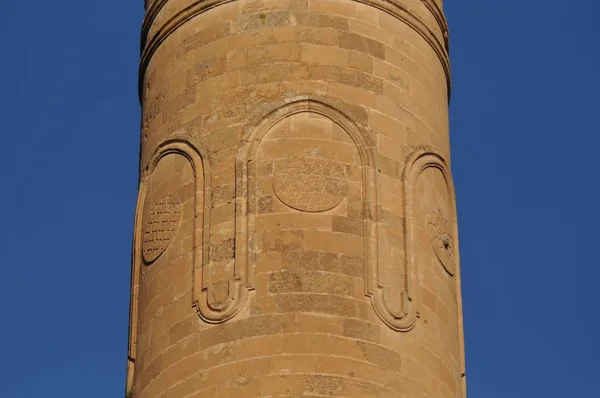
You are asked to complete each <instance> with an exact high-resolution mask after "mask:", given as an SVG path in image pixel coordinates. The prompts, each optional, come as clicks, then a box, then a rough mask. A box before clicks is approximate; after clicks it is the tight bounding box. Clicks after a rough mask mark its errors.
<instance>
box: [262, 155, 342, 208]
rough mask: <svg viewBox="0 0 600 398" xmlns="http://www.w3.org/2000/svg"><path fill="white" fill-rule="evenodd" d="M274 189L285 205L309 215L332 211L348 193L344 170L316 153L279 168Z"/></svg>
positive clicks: (288, 162) (297, 158)
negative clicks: (309, 213) (310, 213)
mask: <svg viewBox="0 0 600 398" xmlns="http://www.w3.org/2000/svg"><path fill="white" fill-rule="evenodd" d="M273 186H274V189H275V193H276V195H277V197H278V198H279V200H281V201H282V202H283V203H284V204H286V205H288V206H289V207H291V208H293V209H296V210H301V211H307V212H321V211H327V210H331V209H333V208H334V207H336V206H337V205H339V204H340V203H341V202H342V200H343V199H344V197H345V196H346V195H347V193H348V186H347V184H346V176H345V174H344V168H343V166H342V165H341V164H336V163H334V162H331V161H329V160H327V159H326V158H323V157H321V156H319V155H318V154H317V153H316V152H315V151H309V152H307V153H305V154H303V155H301V156H294V157H292V158H290V159H288V160H286V161H284V162H282V164H281V165H279V166H276V173H275V179H274V183H273Z"/></svg>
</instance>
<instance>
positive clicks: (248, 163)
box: [236, 99, 378, 269]
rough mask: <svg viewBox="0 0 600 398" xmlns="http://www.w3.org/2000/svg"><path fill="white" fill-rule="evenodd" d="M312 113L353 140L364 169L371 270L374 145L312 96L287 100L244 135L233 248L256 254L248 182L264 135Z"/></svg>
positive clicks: (239, 158) (373, 257) (367, 261)
mask: <svg viewBox="0 0 600 398" xmlns="http://www.w3.org/2000/svg"><path fill="white" fill-rule="evenodd" d="M304 112H311V113H315V114H318V115H321V116H324V117H327V118H329V119H330V120H332V121H333V122H334V123H336V124H338V125H339V126H340V127H341V128H342V129H343V130H345V131H346V132H347V133H348V135H349V136H350V137H351V138H352V140H353V141H354V143H355V145H356V148H357V150H358V153H359V156H360V159H361V163H362V166H363V167H362V169H363V175H362V180H363V186H364V193H363V214H365V220H364V223H365V229H364V230H365V231H366V234H365V235H366V237H365V268H366V269H371V268H373V267H376V266H377V261H378V260H377V259H378V250H377V247H376V243H377V220H376V214H377V213H376V206H377V189H376V177H377V175H376V164H375V150H374V148H373V145H372V144H370V143H369V140H368V138H367V137H366V135H365V134H364V133H363V132H362V131H361V130H360V128H359V127H358V126H356V125H355V124H354V123H353V122H352V121H351V119H350V118H348V117H347V116H346V115H344V114H343V113H341V112H340V111H338V110H337V109H335V108H334V107H332V106H330V105H328V104H326V103H323V102H319V101H316V100H312V99H302V100H298V101H295V102H291V103H288V104H286V105H283V106H282V107H280V108H278V109H276V110H275V111H273V112H271V113H270V114H269V115H267V116H266V117H265V118H264V119H263V120H262V121H261V122H260V123H259V124H258V125H257V126H256V127H254V128H253V129H251V130H250V132H249V133H248V134H247V135H246V136H245V139H244V141H243V144H242V146H241V147H240V149H239V151H238V156H237V167H238V169H237V170H236V173H237V181H238V187H237V189H236V192H237V193H238V197H237V199H236V203H237V205H239V210H238V211H237V214H238V217H239V219H238V220H239V224H238V225H239V226H240V231H243V234H240V235H238V237H239V238H240V244H239V245H238V244H236V249H238V248H240V250H242V248H243V250H248V252H250V253H256V250H255V248H254V239H252V237H253V236H254V234H255V232H256V219H255V217H256V215H255V214H252V213H251V212H249V211H248V208H249V207H250V208H252V207H251V206H249V205H250V204H251V203H252V201H254V200H256V199H255V198H254V195H255V189H253V187H251V186H250V184H253V183H255V182H254V181H255V178H256V177H255V174H256V167H255V161H256V154H257V151H258V148H259V145H260V143H261V141H262V139H263V137H264V136H265V135H266V134H267V133H268V132H269V131H270V130H271V128H272V127H274V126H275V125H276V124H277V123H279V122H280V121H282V120H283V119H285V118H287V117H290V116H293V115H295V114H298V113H304ZM255 257H256V256H255V255H251V256H249V260H250V261H251V262H252V263H251V264H250V265H249V268H252V269H253V268H254V262H255V261H256V258H255Z"/></svg>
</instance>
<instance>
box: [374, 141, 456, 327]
mask: <svg viewBox="0 0 600 398" xmlns="http://www.w3.org/2000/svg"><path fill="white" fill-rule="evenodd" d="M428 168H435V169H437V170H439V171H440V172H441V173H442V175H443V176H444V179H445V181H446V182H447V184H446V187H445V189H447V190H448V192H449V195H448V197H450V198H454V192H453V187H452V182H451V181H452V180H451V176H450V173H449V171H448V167H447V165H446V162H445V161H444V159H443V158H442V157H441V155H439V154H438V153H437V152H436V151H435V150H433V149H431V148H421V149H418V150H416V151H415V152H413V154H412V155H411V156H410V157H409V158H408V159H407V162H406V166H405V169H404V172H403V182H404V214H405V217H404V230H403V247H404V259H403V261H402V262H403V264H400V266H402V267H403V275H404V281H403V283H402V285H403V286H401V287H400V288H402V289H403V290H402V294H401V305H402V309H401V310H400V311H398V310H397V309H396V308H394V307H395V304H396V303H390V302H389V299H388V298H387V296H388V295H386V289H388V288H389V287H385V286H384V284H383V283H382V282H383V281H381V280H380V274H381V269H380V267H381V266H382V265H381V264H379V263H378V262H371V268H370V270H369V271H370V272H368V273H367V275H368V277H369V278H368V280H367V292H368V294H369V295H370V296H371V298H372V299H373V306H374V308H375V311H376V312H377V314H378V315H379V316H380V318H381V319H382V320H383V321H384V322H385V323H386V324H387V325H388V326H390V327H391V328H392V329H394V330H397V331H408V330H411V329H412V328H413V327H414V324H415V322H416V320H417V318H418V316H419V312H418V304H419V303H418V301H419V295H418V294H417V291H418V285H419V281H418V275H419V270H418V266H419V261H420V259H419V258H418V256H417V252H418V250H417V245H418V242H417V236H418V233H417V227H418V226H417V223H416V220H417V218H418V216H417V213H418V209H419V203H418V202H419V199H418V195H417V183H418V181H419V178H420V177H421V175H422V174H423V172H424V171H425V170H427V169H428ZM451 206H454V204H453V203H452V204H451ZM451 219H452V218H451V217H450V216H449V211H448V210H446V209H445V208H444V209H442V207H441V206H438V207H437V208H435V210H434V211H432V212H431V213H430V214H428V216H427V232H428V237H429V241H430V244H431V245H432V246H433V250H434V251H435V253H436V256H437V257H438V258H439V260H440V262H441V263H442V264H443V265H444V267H445V268H446V270H447V271H448V272H449V273H453V272H454V271H453V270H454V267H455V265H454V264H455V260H454V253H455V250H456V248H455V242H454V236H455V232H454V230H453V228H454V227H455V226H454V224H453V223H452V222H451V221H450V220H451ZM376 245H377V247H378V248H379V250H383V249H385V248H383V247H382V246H381V242H380V241H377V243H376ZM367 265H369V264H367ZM392 304H394V306H392Z"/></svg>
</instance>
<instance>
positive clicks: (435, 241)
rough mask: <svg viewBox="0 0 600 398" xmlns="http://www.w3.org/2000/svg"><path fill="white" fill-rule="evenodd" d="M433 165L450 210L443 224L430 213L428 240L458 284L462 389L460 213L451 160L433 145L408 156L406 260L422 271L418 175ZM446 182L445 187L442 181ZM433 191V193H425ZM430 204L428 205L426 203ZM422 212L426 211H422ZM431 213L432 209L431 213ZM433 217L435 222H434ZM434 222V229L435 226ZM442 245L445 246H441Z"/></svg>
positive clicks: (454, 282)
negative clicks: (457, 207)
mask: <svg viewBox="0 0 600 398" xmlns="http://www.w3.org/2000/svg"><path fill="white" fill-rule="evenodd" d="M429 169H433V170H435V171H436V172H437V173H439V174H440V175H441V177H442V178H441V180H438V184H437V186H436V185H435V184H434V185H433V186H432V187H434V188H437V189H444V190H445V192H444V193H445V198H446V200H447V202H448V203H446V207H447V208H446V209H445V210H446V211H447V214H446V215H445V217H442V219H444V218H445V220H442V221H443V224H444V225H439V223H440V219H439V217H436V216H434V217H429V218H428V219H426V222H427V228H428V231H427V238H428V239H427V240H428V244H429V245H431V246H432V248H433V253H434V254H435V256H436V257H437V258H436V260H435V262H437V263H439V264H438V265H439V267H441V268H442V269H443V272H444V273H446V274H447V275H448V277H449V278H451V280H452V281H451V282H450V283H453V284H454V285H455V286H456V300H457V302H456V303H455V304H456V309H457V325H458V329H459V330H458V333H459V336H460V338H459V342H460V350H459V352H460V366H461V374H462V375H463V380H462V382H463V391H466V387H465V386H464V382H465V380H464V375H465V358H464V331H463V322H462V318H463V316H462V302H461V297H462V294H461V277H460V259H459V251H458V247H459V244H458V223H457V215H456V196H455V189H454V182H453V179H452V174H451V173H450V169H449V167H448V164H447V163H446V161H445V160H444V158H443V156H442V155H441V154H439V153H438V152H437V151H436V150H435V149H434V148H431V147H422V148H419V149H417V150H415V151H414V152H412V154H411V155H410V156H409V157H408V159H407V162H406V168H405V170H404V181H405V195H406V201H405V206H406V207H405V209H406V210H405V211H406V220H412V221H411V222H407V223H405V226H406V234H405V236H406V246H407V248H408V252H407V261H408V262H409V263H412V264H413V266H412V268H413V270H414V272H415V275H417V272H418V271H419V270H418V269H417V265H418V264H419V261H418V260H419V259H418V258H417V246H418V243H417V240H418V239H417V233H416V230H415V229H416V227H417V225H416V224H417V222H416V221H417V218H418V217H419V216H418V215H417V214H416V213H417V212H418V211H419V204H420V203H418V202H419V200H420V199H421V198H420V197H419V193H418V192H417V189H418V183H419V179H420V178H422V177H424V176H423V174H424V173H425V172H426V171H427V170H429ZM441 184H443V187H440V185H441ZM426 194H431V193H426ZM425 207H427V206H425ZM421 216H423V215H421ZM430 216H431V213H430ZM432 221H433V222H432ZM432 224H433V229H432ZM444 235H446V237H448V238H449V239H448V241H447V242H448V246H447V247H446V250H448V252H449V255H448V256H445V257H444V256H440V253H439V250H436V249H439V247H433V246H437V245H439V244H440V243H444V242H443V241H442V240H441V239H439V238H440V237H443V236H444ZM442 249H443V248H442Z"/></svg>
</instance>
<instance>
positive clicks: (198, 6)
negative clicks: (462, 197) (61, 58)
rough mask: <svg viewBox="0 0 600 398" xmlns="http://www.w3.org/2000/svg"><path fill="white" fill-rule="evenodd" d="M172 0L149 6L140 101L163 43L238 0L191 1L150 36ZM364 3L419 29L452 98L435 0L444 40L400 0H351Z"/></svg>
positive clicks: (444, 26) (431, 4) (432, 7)
mask: <svg viewBox="0 0 600 398" xmlns="http://www.w3.org/2000/svg"><path fill="white" fill-rule="evenodd" d="M168 1H169V0H156V1H155V2H154V3H152V5H151V6H150V7H149V8H148V10H147V12H146V16H145V18H144V22H143V25H142V37H141V59H140V66H139V82H138V91H139V93H138V94H139V98H140V101H141V99H142V89H143V87H144V77H145V74H146V69H147V67H148V64H149V63H150V60H151V59H152V56H153V55H154V53H155V52H156V50H157V49H158V48H159V47H160V45H161V44H162V43H163V42H164V41H165V40H166V39H167V37H169V36H170V35H171V34H172V33H173V32H175V31H176V30H177V28H179V27H180V26H181V25H183V24H184V23H186V22H187V21H189V20H190V19H192V18H193V17H195V16H197V15H199V14H202V13H204V12H206V11H208V10H210V9H212V8H215V7H218V6H220V5H223V4H226V3H230V2H232V1H236V0H197V1H195V2H194V3H192V4H190V5H189V6H188V7H186V8H184V9H183V10H181V11H179V12H178V13H177V14H175V15H174V16H172V17H171V18H170V19H169V20H168V21H167V22H166V23H165V24H164V25H163V26H161V27H160V28H159V29H158V30H157V32H156V34H155V35H154V36H152V37H151V38H149V37H148V33H149V31H150V27H151V26H152V24H153V23H154V21H155V19H156V17H157V16H158V14H159V13H160V11H161V10H162V9H163V8H164V6H165V5H166V4H167V3H168ZM350 1H356V2H359V3H363V4H366V5H370V6H372V7H375V8H377V9H379V10H381V11H383V12H387V13H388V14H390V15H392V16H394V17H395V18H397V19H399V20H400V21H402V22H404V23H406V24H407V25H408V26H409V27H411V28H412V29H413V30H415V31H416V32H417V33H418V34H419V35H420V36H421V37H423V39H424V40H425V41H426V42H427V43H429V45H430V46H431V47H432V48H433V50H434V51H435V53H436V55H437V56H438V58H439V60H440V62H441V63H442V67H443V69H444V73H445V75H446V84H447V88H448V98H450V93H451V91H452V73H451V70H450V57H449V42H448V23H447V21H446V17H445V15H444V13H443V11H442V10H441V8H440V7H439V6H438V5H437V3H436V2H435V1H434V0H421V1H422V2H423V3H424V4H425V5H426V7H427V8H428V9H429V10H430V11H431V13H432V14H433V16H434V18H435V20H436V21H437V23H438V24H439V25H440V29H441V31H442V35H443V38H444V42H443V43H442V42H440V40H439V39H438V37H437V36H436V35H435V33H434V32H432V31H431V29H429V27H428V26H427V25H426V24H425V23H424V22H423V21H421V19H419V18H417V17H416V16H414V15H413V14H412V13H411V12H410V9H408V8H406V6H404V5H403V4H401V2H400V1H398V0H350Z"/></svg>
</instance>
